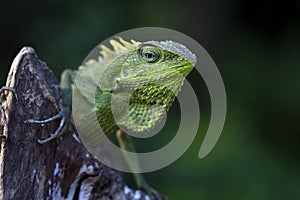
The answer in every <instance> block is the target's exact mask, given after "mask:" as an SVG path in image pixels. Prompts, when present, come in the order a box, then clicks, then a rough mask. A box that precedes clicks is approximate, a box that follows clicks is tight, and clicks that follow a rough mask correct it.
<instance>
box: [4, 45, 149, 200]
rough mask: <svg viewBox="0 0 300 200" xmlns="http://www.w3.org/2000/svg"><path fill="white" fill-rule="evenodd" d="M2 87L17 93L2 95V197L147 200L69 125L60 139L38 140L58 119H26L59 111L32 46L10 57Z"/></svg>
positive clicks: (50, 78)
mask: <svg viewBox="0 0 300 200" xmlns="http://www.w3.org/2000/svg"><path fill="white" fill-rule="evenodd" d="M6 86H9V87H12V88H14V89H15V93H16V95H14V94H13V93H12V92H10V91H2V93H1V94H0V95H1V102H0V105H1V107H2V110H3V111H5V114H4V113H3V115H2V117H1V127H0V133H1V132H2V133H1V134H4V132H5V129H7V138H6V139H3V140H2V142H1V148H0V151H1V152H0V199H5V200H6V199H38V200H40V199H120V200H121V199H149V197H148V196H147V195H146V194H145V193H143V191H140V190H132V189H130V188H129V187H128V186H126V184H125V183H124V182H123V180H122V177H121V176H120V173H119V172H117V171H115V170H113V169H110V168H108V167H106V166H104V165H103V164H101V163H100V162H99V161H97V160H96V159H95V158H94V157H93V156H92V155H91V154H89V153H88V152H87V150H86V149H85V147H84V146H83V145H82V144H81V143H80V140H79V139H78V135H77V133H76V129H75V127H74V125H73V124H71V130H70V131H68V132H67V133H65V134H64V135H63V136H62V137H61V138H60V139H56V140H54V141H51V142H50V143H47V144H43V145H41V144H39V143H38V142H37V139H38V138H45V137H48V135H49V133H53V132H55V130H56V128H57V126H58V123H59V120H57V121H54V122H51V123H48V124H45V125H38V124H26V123H24V120H27V119H46V118H49V117H51V116H53V115H55V114H57V113H58V112H59V108H58V102H59V97H60V88H59V86H58V84H57V80H56V79H55V76H54V74H53V72H52V71H51V70H50V69H49V68H48V67H47V65H46V64H45V63H44V62H42V61H40V60H39V59H38V58H37V55H36V54H35V52H34V50H33V49H32V48H30V47H24V48H23V49H22V50H21V51H20V53H19V54H18V55H17V57H16V58H15V59H14V62H13V64H12V66H11V69H10V72H9V75H8V78H7V83H6Z"/></svg>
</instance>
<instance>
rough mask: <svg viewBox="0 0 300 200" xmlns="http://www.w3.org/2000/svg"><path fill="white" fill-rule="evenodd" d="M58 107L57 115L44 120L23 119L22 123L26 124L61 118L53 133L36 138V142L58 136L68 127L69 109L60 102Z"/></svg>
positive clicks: (43, 122)
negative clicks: (44, 137) (43, 137)
mask: <svg viewBox="0 0 300 200" xmlns="http://www.w3.org/2000/svg"><path fill="white" fill-rule="evenodd" d="M60 109H61V110H60V112H59V113H58V114H57V115H55V116H53V117H50V118H48V119H45V120H35V119H28V120H25V121H24V123H27V124H45V123H49V122H52V121H54V120H56V119H61V120H60V123H59V126H58V128H57V129H56V131H55V132H54V133H53V134H50V136H49V137H48V138H46V139H38V143H40V144H45V143H48V142H50V141H51V140H53V139H56V138H58V137H60V136H61V135H62V134H63V133H64V132H65V131H66V130H67V129H68V126H69V119H70V109H69V108H68V107H65V106H63V105H62V104H60Z"/></svg>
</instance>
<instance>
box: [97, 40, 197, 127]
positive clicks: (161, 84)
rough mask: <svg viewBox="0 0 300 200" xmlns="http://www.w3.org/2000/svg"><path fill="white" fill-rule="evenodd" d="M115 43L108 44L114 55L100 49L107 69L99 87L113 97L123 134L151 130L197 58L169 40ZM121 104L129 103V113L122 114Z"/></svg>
mask: <svg viewBox="0 0 300 200" xmlns="http://www.w3.org/2000/svg"><path fill="white" fill-rule="evenodd" d="M118 39H119V41H120V42H118V41H116V40H111V41H110V43H111V45H112V46H113V47H114V50H113V51H111V50H109V49H108V48H107V47H105V46H102V52H101V53H102V55H103V59H104V60H106V62H105V65H106V69H105V70H104V72H103V74H102V76H101V78H100V79H99V81H98V86H99V88H100V89H101V91H107V92H111V93H112V94H113V95H114V96H115V97H116V98H115V100H116V101H115V102H117V103H115V104H116V105H117V110H118V113H119V114H118V116H117V118H118V119H117V120H116V119H115V120H116V121H117V123H118V125H119V126H121V127H122V128H123V130H124V129H126V130H127V131H133V132H143V131H145V130H149V129H151V128H152V127H154V126H155V125H156V124H157V123H158V122H159V121H160V120H161V119H162V117H163V116H164V114H165V113H166V111H167V110H168V109H169V107H170V106H171V104H172V102H173V101H174V99H175V97H176V95H177V94H178V92H179V90H180V88H181V86H182V84H183V82H184V79H185V77H186V76H187V75H188V74H189V73H190V72H191V71H192V69H193V67H194V65H195V63H196V56H195V54H193V53H192V52H191V51H190V50H189V49H188V48H187V47H185V46H184V45H182V44H180V43H177V42H174V41H170V40H169V41H147V42H136V41H131V42H127V41H124V40H123V39H122V38H118ZM124 100H125V101H128V106H129V107H126V106H125V107H126V108H125V110H126V109H127V111H128V112H123V111H122V109H123V108H124V106H121V105H122V101H124ZM123 104H124V103H123ZM125 104H126V103H125ZM124 113H127V114H124ZM128 114H129V116H128Z"/></svg>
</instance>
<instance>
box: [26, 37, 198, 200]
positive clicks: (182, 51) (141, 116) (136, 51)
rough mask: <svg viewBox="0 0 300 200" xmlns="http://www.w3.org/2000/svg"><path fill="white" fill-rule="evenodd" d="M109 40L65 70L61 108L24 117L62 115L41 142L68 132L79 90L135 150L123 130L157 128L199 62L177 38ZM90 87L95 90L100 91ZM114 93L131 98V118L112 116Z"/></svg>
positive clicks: (126, 146) (106, 124) (105, 124)
mask: <svg viewBox="0 0 300 200" xmlns="http://www.w3.org/2000/svg"><path fill="white" fill-rule="evenodd" d="M110 44H111V45H112V47H113V48H112V49H109V48H108V47H107V46H104V45H100V46H99V47H100V55H99V57H98V58H96V59H91V60H88V61H86V62H85V63H84V64H83V65H82V66H80V67H79V69H78V70H77V71H72V70H66V71H64V72H63V74H62V76H61V82H60V87H61V88H62V93H63V94H62V97H61V101H60V109H61V110H60V112H59V113H58V114H57V115H55V116H53V117H51V118H49V119H46V120H33V119H30V120H27V121H26V122H27V123H48V122H51V121H53V120H55V119H61V121H60V125H59V127H58V129H57V130H56V132H55V133H54V134H51V135H50V137H49V138H46V139H40V140H38V142H39V143H41V144H44V143H47V142H49V141H51V140H52V139H55V138H57V137H59V136H61V135H62V134H63V133H64V132H65V131H66V130H67V128H68V122H69V119H70V117H71V112H72V108H71V105H72V103H71V102H72V92H73V93H74V92H75V91H76V92H77V93H78V94H80V95H81V96H82V97H83V98H84V99H85V101H86V102H88V103H89V104H91V105H93V108H94V111H95V112H96V115H97V119H98V121H99V124H100V126H101V128H102V129H103V131H104V133H105V134H106V135H111V134H116V135H117V139H118V142H119V145H120V147H121V148H123V149H127V150H129V151H133V146H132V144H131V142H130V137H129V136H127V135H126V133H125V132H124V131H123V130H128V131H132V132H136V133H140V132H143V131H145V130H149V129H151V128H153V127H154V126H155V125H156V124H157V123H158V122H159V121H160V119H161V118H162V117H163V116H164V114H165V113H166V111H167V110H168V109H169V107H170V106H171V104H172V102H173V100H174V99H175V97H176V95H177V93H178V92H179V90H180V87H181V86H182V84H183V82H184V79H185V77H186V76H187V75H188V74H189V73H190V72H191V70H192V69H193V67H194V65H195V63H196V56H195V55H194V54H193V53H192V52H190V51H189V50H188V49H187V48H186V47H185V46H183V45H182V44H180V43H177V42H174V41H147V42H137V41H134V40H131V41H130V42H128V41H125V40H124V39H122V38H121V37H116V38H115V39H112V40H110ZM99 74H100V76H99ZM75 79H76V83H74V80H75ZM91 86H94V87H95V88H97V89H96V95H95V94H93V92H92V91H91V88H92V87H91ZM113 94H114V95H115V96H116V97H117V99H119V100H121V102H122V100H123V99H126V100H128V102H129V107H128V109H129V110H128V113H129V116H128V115H123V114H120V115H119V116H118V119H115V118H114V115H113V113H112V107H111V98H112V95H113ZM128 94H130V96H128ZM120 110H122V105H120ZM95 134H97V133H95ZM87 149H88V147H87ZM129 162H130V161H129ZM129 165H130V164H129ZM135 178H136V182H137V185H138V187H141V188H144V189H145V190H147V191H148V192H149V191H150V196H151V195H152V198H153V199H158V198H159V197H158V196H157V194H156V192H155V190H153V189H151V188H150V187H149V186H148V185H147V184H146V182H145V180H144V179H143V177H142V176H141V175H138V174H135Z"/></svg>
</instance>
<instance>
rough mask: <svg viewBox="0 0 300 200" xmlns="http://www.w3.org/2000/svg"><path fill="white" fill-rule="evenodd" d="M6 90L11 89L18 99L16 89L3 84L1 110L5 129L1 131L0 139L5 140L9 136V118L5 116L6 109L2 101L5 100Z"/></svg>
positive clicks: (0, 92)
mask: <svg viewBox="0 0 300 200" xmlns="http://www.w3.org/2000/svg"><path fill="white" fill-rule="evenodd" d="M5 91H9V92H11V93H13V94H14V95H15V97H16V99H18V96H17V93H16V90H15V89H14V88H12V87H8V86H3V87H1V88H0V112H1V119H2V120H3V131H2V132H1V133H0V140H5V139H6V138H7V133H8V127H7V124H8V122H7V118H6V116H5V110H4V108H3V106H2V102H3V101H5V98H6V95H5V93H4V92H5Z"/></svg>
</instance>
